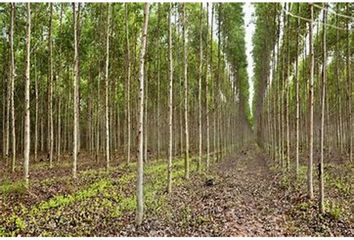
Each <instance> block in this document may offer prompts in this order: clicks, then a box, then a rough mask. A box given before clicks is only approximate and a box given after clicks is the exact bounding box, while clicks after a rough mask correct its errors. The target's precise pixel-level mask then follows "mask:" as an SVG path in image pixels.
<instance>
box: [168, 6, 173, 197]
mask: <svg viewBox="0 0 354 240" xmlns="http://www.w3.org/2000/svg"><path fill="white" fill-rule="evenodd" d="M171 11H172V3H170V9H169V13H168V63H169V66H168V68H169V69H168V77H169V85H168V131H169V134H168V170H167V192H168V193H170V192H171V191H172V137H173V128H172V121H173V118H172V114H173V106H172V103H173V102H172V101H173V58H172V24H171Z"/></svg>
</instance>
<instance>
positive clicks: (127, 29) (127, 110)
mask: <svg viewBox="0 0 354 240" xmlns="http://www.w3.org/2000/svg"><path fill="white" fill-rule="evenodd" d="M124 5H125V33H126V51H127V55H126V64H127V80H126V81H127V89H126V116H127V162H128V163H129V162H130V148H131V118H130V47H129V28H128V4H127V3H125V4H124Z"/></svg>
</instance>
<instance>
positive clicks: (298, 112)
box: [295, 3, 300, 177]
mask: <svg viewBox="0 0 354 240" xmlns="http://www.w3.org/2000/svg"><path fill="white" fill-rule="evenodd" d="M299 9H300V3H297V12H298V13H299ZM299 24H300V19H299V18H298V19H297V20H296V28H298V27H299ZM298 56H299V35H298V31H296V57H295V84H296V87H295V91H296V93H295V95H296V126H295V134H296V139H295V142H296V143H295V145H296V146H295V162H296V169H295V172H296V177H297V176H298V175H299V133H300V129H299V127H300V96H299V90H300V81H299V64H298Z"/></svg>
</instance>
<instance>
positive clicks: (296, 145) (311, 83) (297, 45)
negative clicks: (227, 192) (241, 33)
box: [253, 3, 354, 213]
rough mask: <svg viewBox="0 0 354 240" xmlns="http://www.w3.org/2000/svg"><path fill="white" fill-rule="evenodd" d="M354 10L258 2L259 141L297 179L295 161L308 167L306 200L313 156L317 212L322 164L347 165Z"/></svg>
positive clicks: (310, 188) (349, 157) (321, 204)
mask: <svg viewBox="0 0 354 240" xmlns="http://www.w3.org/2000/svg"><path fill="white" fill-rule="evenodd" d="M353 10H354V9H353V4H350V3H336V4H330V5H328V4H326V3H324V4H308V3H285V4H283V5H281V4H256V17H257V20H256V32H255V35H254V39H253V44H254V50H253V55H254V58H255V68H254V71H255V82H256V96H257V97H256V98H255V102H254V105H255V122H256V126H255V127H256V129H257V130H256V132H257V139H258V143H259V144H260V145H262V146H263V147H264V148H265V149H268V151H269V155H270V156H271V158H272V159H273V160H274V161H275V162H276V163H278V164H279V166H280V167H281V168H282V169H283V170H285V171H288V172H289V173H293V174H294V176H296V177H297V176H298V174H299V166H300V164H301V160H304V163H305V162H306V163H307V188H308V197H309V198H310V199H312V198H314V193H313V171H314V168H313V165H314V164H315V163H314V159H318V177H319V209H320V212H322V213H323V212H324V183H323V174H324V173H323V169H324V164H326V163H328V162H329V160H330V158H333V157H343V158H344V159H345V161H349V162H352V161H353V135H354V134H353V127H354V126H353V123H354V121H353V118H352V111H353V107H352V106H353V88H352V85H353V80H352V72H353V68H352V67H351V66H352V65H351V64H352V63H351V62H352V61H353V54H352V53H353V50H354V49H353V48H354V45H353V34H352V29H351V26H352V24H353V20H354V17H352V12H353ZM302 154H303V155H302ZM301 156H303V157H301ZM315 169H316V168H315Z"/></svg>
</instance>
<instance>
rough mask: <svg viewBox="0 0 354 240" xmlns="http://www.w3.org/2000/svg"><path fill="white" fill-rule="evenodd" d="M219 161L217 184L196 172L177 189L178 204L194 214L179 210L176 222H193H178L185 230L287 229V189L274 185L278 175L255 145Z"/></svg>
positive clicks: (203, 232)
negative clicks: (277, 187)
mask: <svg viewBox="0 0 354 240" xmlns="http://www.w3.org/2000/svg"><path fill="white" fill-rule="evenodd" d="M215 165H216V166H217V167H216V168H214V169H213V170H212V175H214V176H215V184H214V185H213V186H207V184H205V180H204V179H205V178H203V177H202V178H198V177H196V178H195V179H192V181H191V183H190V184H188V185H186V186H184V187H183V189H180V190H179V191H178V192H176V197H174V198H173V201H174V202H175V203H176V205H177V206H176V209H178V212H181V211H182V212H183V211H186V212H189V213H190V217H189V219H183V217H185V218H186V216H187V214H185V215H183V213H182V214H177V215H179V216H180V219H179V221H178V220H177V219H176V222H179V223H185V222H188V224H184V225H182V226H181V225H180V226H176V227H177V228H176V230H177V231H178V229H180V231H179V234H180V235H208V236H255V235H262V236H264V235H270V236H278V235H287V234H288V231H287V226H286V217H285V214H284V212H285V211H286V210H287V202H286V200H285V199H284V194H283V192H282V191H278V190H276V189H274V188H273V182H274V181H275V179H274V177H272V175H271V174H270V170H269V169H268V167H267V165H266V162H265V159H264V157H263V156H262V154H261V153H259V151H257V149H255V147H252V149H244V150H243V151H241V152H239V153H238V154H236V155H233V156H229V157H227V158H226V159H224V160H223V161H222V162H221V163H220V164H215ZM184 209H185V210H184ZM187 218H188V217H187ZM174 234H176V233H174ZM179 234H177V235H179Z"/></svg>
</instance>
